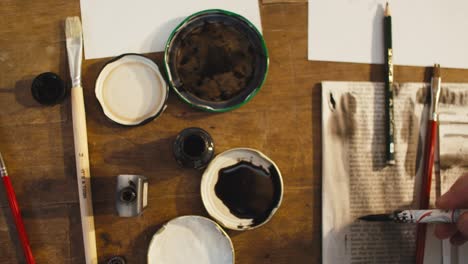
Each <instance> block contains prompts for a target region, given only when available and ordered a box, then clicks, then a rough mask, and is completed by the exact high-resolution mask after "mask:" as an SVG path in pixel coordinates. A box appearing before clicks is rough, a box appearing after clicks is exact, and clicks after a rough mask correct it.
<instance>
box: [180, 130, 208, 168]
mask: <svg viewBox="0 0 468 264" xmlns="http://www.w3.org/2000/svg"><path fill="white" fill-rule="evenodd" d="M173 152H174V157H175V159H176V161H177V163H179V165H180V166H182V167H186V168H194V169H202V168H204V167H206V165H207V164H208V163H209V162H210V161H211V159H212V158H213V156H214V141H213V138H211V136H210V134H208V132H206V131H205V130H203V129H201V128H198V127H190V128H186V129H184V130H182V131H181V132H180V133H179V134H178V135H177V137H176V139H175V141H174V145H173Z"/></svg>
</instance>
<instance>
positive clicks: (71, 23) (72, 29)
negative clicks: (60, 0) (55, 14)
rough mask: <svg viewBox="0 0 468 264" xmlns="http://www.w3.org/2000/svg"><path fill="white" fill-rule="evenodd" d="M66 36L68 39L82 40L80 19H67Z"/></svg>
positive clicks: (75, 17)
mask: <svg viewBox="0 0 468 264" xmlns="http://www.w3.org/2000/svg"><path fill="white" fill-rule="evenodd" d="M65 36H66V37H67V39H68V38H81V21H80V18H79V17H77V16H74V17H67V19H66V20H65Z"/></svg>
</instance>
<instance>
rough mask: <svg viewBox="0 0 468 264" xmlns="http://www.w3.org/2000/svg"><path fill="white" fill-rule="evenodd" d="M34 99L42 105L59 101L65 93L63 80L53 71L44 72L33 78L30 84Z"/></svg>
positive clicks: (63, 97) (65, 88)
mask: <svg viewBox="0 0 468 264" xmlns="http://www.w3.org/2000/svg"><path fill="white" fill-rule="evenodd" d="M31 93H32V96H33V97H34V99H36V101H37V102H39V103H40V104H42V105H55V104H58V103H61V102H62V101H63V100H64V99H65V97H66V95H67V87H66V86H65V83H64V82H63V80H62V79H61V78H60V76H58V75H57V74H55V73H53V72H44V73H41V74H39V75H38V76H37V77H36V78H34V80H33V82H32V85H31Z"/></svg>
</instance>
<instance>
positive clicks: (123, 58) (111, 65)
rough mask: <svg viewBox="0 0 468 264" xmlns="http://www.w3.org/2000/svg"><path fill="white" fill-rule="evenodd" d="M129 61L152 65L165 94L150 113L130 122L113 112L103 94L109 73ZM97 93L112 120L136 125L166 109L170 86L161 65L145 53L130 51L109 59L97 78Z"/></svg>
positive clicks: (103, 108) (106, 113) (100, 102)
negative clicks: (162, 72) (160, 69)
mask: <svg viewBox="0 0 468 264" xmlns="http://www.w3.org/2000/svg"><path fill="white" fill-rule="evenodd" d="M128 62H134V63H135V62H136V63H143V64H145V65H146V66H148V67H150V68H151V69H152V70H153V71H154V73H155V74H156V77H157V78H158V79H159V82H160V84H161V90H162V91H163V96H161V98H160V102H158V104H156V106H157V107H156V108H155V109H154V110H153V111H152V112H150V113H149V114H147V115H145V116H142V117H141V118H140V119H135V121H134V122H130V121H128V122H127V121H126V120H122V119H119V118H118V117H116V116H114V115H113V114H112V112H111V111H110V110H109V109H108V108H107V106H106V105H105V104H104V98H103V95H102V86H103V82H104V80H105V79H106V78H107V76H108V75H109V73H111V72H112V71H113V70H114V69H115V68H117V67H118V66H120V65H122V64H123V63H128ZM95 94H96V98H97V100H98V101H99V104H100V105H101V108H102V110H103V111H104V114H105V115H106V116H107V117H108V118H109V119H110V120H112V121H114V122H116V123H119V124H121V125H126V126H135V125H139V124H142V123H145V121H147V120H150V119H152V118H155V117H158V116H159V115H160V114H161V113H162V112H163V111H164V110H165V109H166V101H167V98H168V95H169V87H168V86H167V83H166V81H165V80H164V78H163V77H162V75H161V72H160V71H159V67H158V65H157V64H156V63H154V62H153V61H152V60H150V59H149V58H147V57H145V56H143V55H140V54H133V53H128V54H122V55H120V56H118V57H116V58H114V59H112V60H111V61H109V62H108V63H107V64H106V65H104V67H103V68H102V70H101V72H100V73H99V76H98V78H97V80H96V85H95Z"/></svg>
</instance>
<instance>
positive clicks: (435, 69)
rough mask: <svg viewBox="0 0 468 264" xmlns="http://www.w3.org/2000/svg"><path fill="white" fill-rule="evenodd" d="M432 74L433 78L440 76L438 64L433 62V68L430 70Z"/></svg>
mask: <svg viewBox="0 0 468 264" xmlns="http://www.w3.org/2000/svg"><path fill="white" fill-rule="evenodd" d="M432 76H433V77H435V78H438V77H440V64H434V70H433V72H432Z"/></svg>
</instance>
